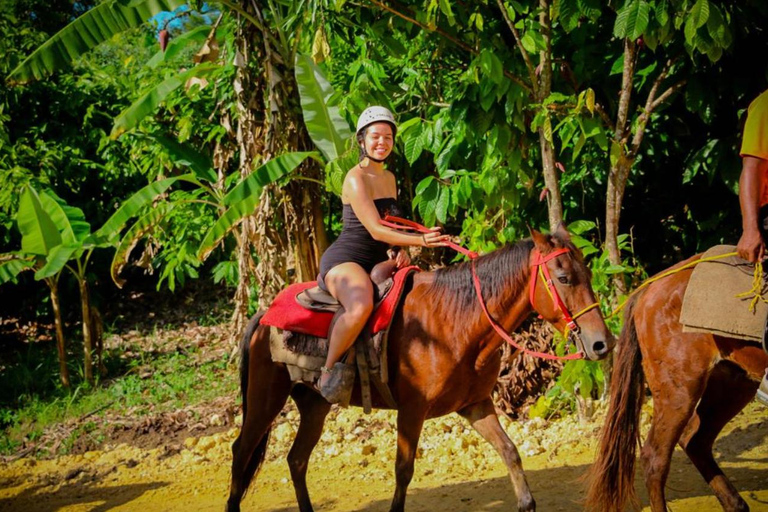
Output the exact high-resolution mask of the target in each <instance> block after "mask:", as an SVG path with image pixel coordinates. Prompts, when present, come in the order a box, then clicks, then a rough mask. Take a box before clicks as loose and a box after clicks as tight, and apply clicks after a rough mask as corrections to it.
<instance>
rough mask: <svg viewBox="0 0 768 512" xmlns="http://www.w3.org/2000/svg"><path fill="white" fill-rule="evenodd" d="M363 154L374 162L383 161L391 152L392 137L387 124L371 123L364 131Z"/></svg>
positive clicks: (389, 126)
mask: <svg viewBox="0 0 768 512" xmlns="http://www.w3.org/2000/svg"><path fill="white" fill-rule="evenodd" d="M363 144H364V145H365V152H366V153H367V154H368V156H370V157H373V158H375V159H376V160H384V159H385V158H387V157H388V156H389V154H390V153H391V152H392V146H393V144H394V137H393V135H392V126H391V125H390V124H389V123H383V122H382V123H373V124H372V125H370V126H368V128H366V130H365V139H364V140H363Z"/></svg>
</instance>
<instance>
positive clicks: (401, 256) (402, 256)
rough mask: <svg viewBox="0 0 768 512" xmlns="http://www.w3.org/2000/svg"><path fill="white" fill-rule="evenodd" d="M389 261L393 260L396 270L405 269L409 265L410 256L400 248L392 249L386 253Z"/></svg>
mask: <svg viewBox="0 0 768 512" xmlns="http://www.w3.org/2000/svg"><path fill="white" fill-rule="evenodd" d="M387 254H388V255H389V259H391V260H395V264H396V265H397V268H403V267H407V266H408V265H410V264H411V255H410V254H408V251H406V250H404V249H402V248H401V247H394V248H392V249H390V250H388V251H387Z"/></svg>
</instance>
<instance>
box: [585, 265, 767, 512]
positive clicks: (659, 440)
mask: <svg viewBox="0 0 768 512" xmlns="http://www.w3.org/2000/svg"><path fill="white" fill-rule="evenodd" d="M700 257H701V255H697V256H694V257H693V258H690V259H689V260H686V261H684V262H682V263H679V264H678V265H676V266H675V267H672V269H674V268H676V267H680V266H682V265H684V264H686V263H689V262H692V261H694V260H697V259H699V258H700ZM691 272H692V269H685V270H681V271H680V272H677V273H675V274H672V275H671V276H668V277H665V278H662V279H660V280H659V281H656V282H655V283H653V284H651V285H650V286H649V287H648V288H646V289H645V290H644V291H643V292H641V293H640V294H638V295H636V296H635V297H633V298H632V299H631V300H630V302H629V303H628V305H627V306H628V308H627V311H626V313H625V321H624V329H623V330H622V333H621V337H620V339H619V343H618V347H617V349H616V354H615V358H616V359H615V361H614V369H613V377H612V379H611V404H610V408H609V410H608V413H607V416H606V421H605V425H604V426H603V431H602V435H601V440H600V448H599V454H598V459H597V460H596V461H595V463H594V465H593V466H592V469H591V470H590V475H589V478H588V480H589V489H588V492H587V501H586V508H587V510H590V511H595V512H608V511H611V512H613V511H615V512H621V511H623V510H624V505H625V503H626V502H627V501H629V502H631V503H632V504H634V505H636V504H637V503H638V500H637V496H636V495H635V490H634V476H635V473H634V465H635V450H636V448H637V446H638V444H639V442H640V430H639V426H638V424H639V420H640V409H641V406H642V403H643V396H644V395H645V386H644V381H646V380H647V382H648V387H649V388H650V390H651V395H652V396H653V420H652V423H651V429H650V432H649V433H648V437H647V438H646V440H645V443H644V444H643V447H642V451H641V454H640V457H641V459H642V462H643V466H644V469H645V485H646V487H647V489H648V495H649V498H650V505H651V509H652V510H653V511H655V512H662V511H666V510H667V508H666V500H665V497H664V485H665V482H666V480H667V475H668V474H669V466H670V460H671V458H672V452H673V451H674V449H675V444H676V443H679V444H680V446H681V447H682V448H683V450H684V451H685V453H686V455H688V458H689V459H691V462H693V464H694V466H696V469H698V470H699V473H701V475H702V476H703V477H704V480H706V482H707V483H708V484H709V485H710V487H712V490H713V491H714V493H715V495H716V496H717V499H718V500H720V504H721V505H722V507H723V509H724V510H740V511H741V510H749V507H748V506H747V504H746V503H745V502H744V500H743V499H742V498H741V496H739V493H738V492H737V491H736V489H735V488H734V487H733V485H732V484H731V482H730V481H729V480H728V478H727V477H726V476H725V475H724V474H723V472H722V471H721V470H720V468H719V467H718V465H717V463H716V462H715V459H714V457H713V456H712V445H713V443H714V441H715V439H716V438H717V436H718V434H719V433H720V431H721V430H722V428H723V427H724V426H725V424H726V423H728V422H729V421H730V420H731V419H732V418H733V417H734V416H736V414H738V413H739V411H741V410H742V409H743V408H744V406H745V405H747V403H749V401H750V400H752V399H753V398H754V396H755V392H756V390H757V387H758V385H759V382H760V380H761V379H762V377H763V373H764V372H765V368H766V366H768V354H766V353H765V352H764V351H763V350H762V348H760V347H759V346H758V345H757V344H755V343H750V342H748V341H742V340H737V339H733V338H725V337H722V336H715V335H712V334H694V333H684V332H683V331H682V325H681V324H680V322H679V321H678V319H679V317H680V308H681V307H682V302H683V296H684V295H685V289H686V287H687V286H688V280H689V279H690V276H691ZM641 365H642V366H641Z"/></svg>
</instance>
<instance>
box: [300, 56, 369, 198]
mask: <svg viewBox="0 0 768 512" xmlns="http://www.w3.org/2000/svg"><path fill="white" fill-rule="evenodd" d="M295 74H296V83H297V84H298V85H299V96H300V99H301V111H302V116H303V118H304V125H305V126H306V127H307V133H309V137H310V138H311V139H312V142H313V143H314V144H315V146H316V147H317V148H318V149H319V150H320V152H321V153H322V154H323V156H324V157H325V162H324V164H325V179H326V186H327V188H328V189H330V190H331V191H332V192H334V193H336V194H341V185H342V182H343V180H344V176H345V174H346V171H347V170H349V169H350V168H351V167H352V166H353V165H355V163H357V147H356V145H354V144H350V141H352V131H351V130H350V129H349V123H348V122H347V121H346V120H345V119H344V118H343V117H342V116H341V114H340V113H339V108H338V107H337V106H335V105H333V104H332V98H333V97H334V95H335V94H336V92H335V91H334V89H333V86H332V85H331V83H330V81H329V80H328V78H327V77H326V76H325V73H323V70H322V69H321V68H320V67H319V66H318V65H317V64H315V63H314V62H313V60H312V58H311V57H309V56H307V55H302V54H300V53H297V54H296V62H295Z"/></svg>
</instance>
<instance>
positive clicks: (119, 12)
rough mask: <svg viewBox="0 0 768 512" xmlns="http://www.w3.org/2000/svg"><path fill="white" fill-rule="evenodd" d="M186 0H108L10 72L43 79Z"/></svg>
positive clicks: (19, 78) (18, 78)
mask: <svg viewBox="0 0 768 512" xmlns="http://www.w3.org/2000/svg"><path fill="white" fill-rule="evenodd" d="M184 3H186V2H184V1H183V0H130V1H129V0H107V1H105V2H104V3H102V4H101V5H99V6H97V7H94V8H93V9H91V10H90V11H88V12H86V13H85V14H83V15H82V16H80V17H79V18H77V19H76V20H75V21H73V22H72V23H70V24H69V25H67V26H66V27H64V28H63V29H62V30H61V31H60V32H58V33H57V34H56V35H55V36H53V37H51V38H50V39H48V40H47V41H46V42H45V43H44V44H43V45H41V46H40V47H39V48H38V49H37V50H35V51H34V52H33V53H32V54H31V55H30V56H29V57H27V58H26V60H24V62H22V63H21V64H19V66H18V67H17V68H16V69H14V70H13V72H12V73H11V74H10V75H9V77H8V80H9V81H11V82H15V83H23V82H28V81H30V80H33V79H36V80H40V79H42V78H44V77H46V76H47V75H50V74H51V73H53V72H54V71H56V70H59V69H62V68H66V67H68V66H69V65H70V64H71V63H72V61H73V60H75V59H76V58H78V57H80V56H81V55H83V54H84V53H86V52H87V51H89V50H91V49H93V48H94V47H95V46H97V45H98V44H100V43H103V42H104V41H106V40H108V39H110V38H111V37H113V36H114V35H115V34H119V33H120V32H124V31H126V30H128V29H130V28H133V27H137V26H139V25H141V24H143V23H145V22H146V21H147V20H148V19H149V18H151V17H152V16H154V15H155V14H158V13H159V12H162V11H172V10H173V9H175V8H176V7H179V6H180V5H184Z"/></svg>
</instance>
